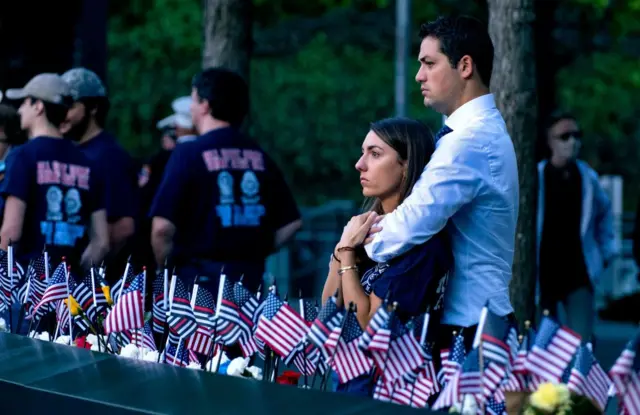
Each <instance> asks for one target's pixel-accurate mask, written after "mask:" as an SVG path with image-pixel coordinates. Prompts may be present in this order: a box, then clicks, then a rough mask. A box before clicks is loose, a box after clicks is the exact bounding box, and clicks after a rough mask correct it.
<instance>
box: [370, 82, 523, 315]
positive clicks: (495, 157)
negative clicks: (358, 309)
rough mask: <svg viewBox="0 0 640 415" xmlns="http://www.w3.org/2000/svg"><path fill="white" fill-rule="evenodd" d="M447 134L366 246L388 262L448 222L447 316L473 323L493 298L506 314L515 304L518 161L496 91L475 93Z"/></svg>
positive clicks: (449, 123) (378, 259) (452, 120)
mask: <svg viewBox="0 0 640 415" xmlns="http://www.w3.org/2000/svg"><path fill="white" fill-rule="evenodd" d="M445 123H446V125H447V126H448V127H450V128H451V129H452V130H453V132H451V133H449V134H447V135H445V136H444V137H442V138H441V139H440V140H439V141H438V143H437V144H436V151H435V152H434V153H433V156H432V157H431V160H430V161H429V163H428V164H427V166H426V167H425V169H424V171H423V172H422V175H421V176H420V179H419V180H418V182H417V183H416V184H415V186H414V188H413V190H412V192H411V194H410V195H409V196H408V197H407V198H406V199H405V201H404V202H403V203H402V204H401V205H400V206H399V207H398V208H397V209H396V210H395V211H393V212H391V213H389V214H387V215H386V216H385V218H384V219H383V221H382V222H381V225H382V231H381V232H379V233H377V234H376V236H375V237H374V240H373V242H371V243H370V244H368V245H367V246H366V247H365V249H366V251H367V254H368V255H369V257H370V258H372V259H373V260H374V261H376V262H387V261H389V260H390V259H392V258H394V257H396V256H398V255H401V254H403V253H405V252H407V251H408V250H410V249H411V248H412V247H414V246H416V245H419V244H422V243H424V242H425V241H427V240H428V239H429V238H431V237H432V236H434V235H435V234H437V233H438V232H439V231H440V230H442V229H443V228H444V227H445V225H448V228H447V230H448V231H449V234H450V236H451V243H452V248H453V256H454V273H453V276H452V278H451V279H450V281H449V286H448V287H447V291H446V294H445V309H444V316H443V320H442V323H443V324H451V325H457V326H464V327H467V326H471V325H474V324H477V323H478V320H479V318H480V311H481V309H482V307H483V306H484V305H485V303H486V302H487V301H488V300H490V305H489V307H490V309H491V310H492V311H493V312H494V313H496V314H498V315H506V314H508V313H510V312H512V311H513V307H512V306H511V301H510V300H509V282H510V281H511V268H512V264H513V252H514V246H515V233H516V221H517V218H518V192H519V189H518V187H519V184H518V166H517V161H516V155H515V150H514V147H513V143H512V141H511V138H510V137H509V134H508V132H507V128H506V125H505V123H504V119H503V118H502V116H501V115H500V112H499V111H498V109H497V108H496V105H495V101H494V98H493V95H492V94H487V95H483V96H481V97H478V98H475V99H473V100H471V101H469V102H467V103H466V104H464V105H462V106H461V107H460V108H458V109H457V110H456V111H455V112H454V113H453V114H451V116H450V117H449V118H448V119H447V120H446V122H445Z"/></svg>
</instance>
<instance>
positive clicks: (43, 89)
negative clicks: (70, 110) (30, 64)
mask: <svg viewBox="0 0 640 415" xmlns="http://www.w3.org/2000/svg"><path fill="white" fill-rule="evenodd" d="M5 96H6V97H7V98H9V99H25V98H27V97H33V98H37V99H40V100H42V101H46V102H50V103H52V104H68V102H66V98H68V97H70V96H71V89H70V88H69V85H67V83H66V82H65V81H64V80H63V79H62V77H61V76H60V75H58V74H55V73H41V74H40V75H36V76H34V77H33V78H32V79H31V80H30V81H29V82H27V84H26V85H25V86H24V88H20V89H7V92H6V93H5Z"/></svg>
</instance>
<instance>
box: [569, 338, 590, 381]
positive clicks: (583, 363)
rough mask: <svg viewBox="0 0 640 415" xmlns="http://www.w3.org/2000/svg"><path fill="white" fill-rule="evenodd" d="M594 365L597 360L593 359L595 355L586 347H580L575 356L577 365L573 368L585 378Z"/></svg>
mask: <svg viewBox="0 0 640 415" xmlns="http://www.w3.org/2000/svg"><path fill="white" fill-rule="evenodd" d="M594 363H595V360H594V359H593V355H592V354H591V351H590V350H589V348H588V347H587V346H584V345H582V346H580V348H579V349H578V352H577V353H576V356H575V364H574V366H573V368H574V369H575V370H577V371H578V372H580V373H581V374H582V375H583V376H584V377H587V375H588V374H589V372H590V371H591V367H593V364H594Z"/></svg>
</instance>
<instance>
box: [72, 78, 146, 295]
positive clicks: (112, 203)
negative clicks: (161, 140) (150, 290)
mask: <svg viewBox="0 0 640 415" xmlns="http://www.w3.org/2000/svg"><path fill="white" fill-rule="evenodd" d="M62 79H64V81H65V82H67V84H68V85H69V87H70V89H71V94H72V97H73V105H72V107H71V109H70V110H69V112H68V113H67V118H66V119H65V121H64V122H63V123H62V125H61V126H60V130H61V131H62V133H63V134H64V135H65V137H66V138H68V139H71V140H73V141H74V142H75V143H76V144H77V145H78V148H79V149H80V151H82V153H83V154H84V155H85V156H86V157H87V158H88V159H89V160H91V161H92V162H93V163H94V165H95V168H97V169H98V170H99V171H100V174H101V175H102V176H103V177H104V179H105V189H104V190H105V203H106V209H107V219H108V221H109V241H110V252H109V257H108V261H107V265H108V266H107V270H108V271H109V272H108V275H107V279H108V280H110V282H113V281H115V280H116V279H117V278H118V276H121V275H122V271H123V270H124V266H125V264H126V258H127V257H128V256H129V252H128V250H126V249H125V250H124V252H120V251H121V250H123V248H124V247H125V246H126V245H127V243H128V242H129V240H130V238H131V237H132V236H133V234H134V231H135V219H136V218H137V214H138V183H137V171H136V167H135V165H134V163H133V159H132V158H131V157H130V156H129V154H128V153H127V152H126V151H125V150H124V149H123V148H122V146H120V144H118V141H117V139H116V138H115V137H114V136H113V135H111V134H110V133H108V132H107V131H105V130H104V126H105V121H106V118H107V114H108V111H109V98H108V96H107V91H106V88H105V87H104V85H103V83H102V80H100V78H99V77H98V75H96V74H95V73H94V72H93V71H90V70H88V69H85V68H75V69H71V70H69V71H67V72H65V73H64V74H63V75H62Z"/></svg>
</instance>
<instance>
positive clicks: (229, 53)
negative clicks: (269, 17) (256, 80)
mask: <svg viewBox="0 0 640 415" xmlns="http://www.w3.org/2000/svg"><path fill="white" fill-rule="evenodd" d="M203 6H204V23H203V24H204V49H203V52H202V67H203V68H211V67H216V66H217V67H225V68H227V69H231V70H233V71H236V72H238V73H239V74H240V75H242V76H243V77H244V79H245V80H246V81H247V82H249V62H250V58H251V49H252V32H251V26H252V17H251V9H252V4H251V0H204V3H203Z"/></svg>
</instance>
